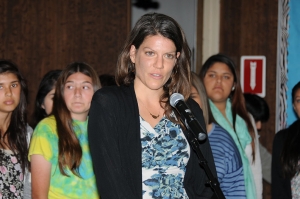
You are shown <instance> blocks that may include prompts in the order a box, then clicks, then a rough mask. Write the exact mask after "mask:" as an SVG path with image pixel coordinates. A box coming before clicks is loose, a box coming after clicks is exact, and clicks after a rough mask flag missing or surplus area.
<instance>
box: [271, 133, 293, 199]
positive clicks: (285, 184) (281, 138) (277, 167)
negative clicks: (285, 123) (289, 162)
mask: <svg viewBox="0 0 300 199" xmlns="http://www.w3.org/2000/svg"><path fill="white" fill-rule="evenodd" d="M287 134H288V129H284V130H281V131H279V132H278V133H276V135H275V137H274V141H273V149H272V175H271V177H272V184H271V186H272V192H271V193H272V199H292V191H291V181H290V179H287V178H284V177H283V175H282V166H281V162H280V154H281V151H282V149H283V144H284V142H285V140H286V137H287Z"/></svg>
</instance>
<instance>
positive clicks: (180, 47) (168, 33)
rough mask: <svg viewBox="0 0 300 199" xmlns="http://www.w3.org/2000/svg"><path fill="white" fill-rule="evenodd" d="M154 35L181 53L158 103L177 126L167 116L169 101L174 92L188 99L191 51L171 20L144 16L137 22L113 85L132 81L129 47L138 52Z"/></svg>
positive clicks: (128, 39)
mask: <svg viewBox="0 0 300 199" xmlns="http://www.w3.org/2000/svg"><path fill="white" fill-rule="evenodd" d="M154 35H162V36H163V37H166V38H168V39H170V40H171V41H172V42H174V45H175V47H176V52H180V56H179V57H178V58H177V60H176V64H175V67H174V69H173V72H172V74H171V77H170V79H169V80H168V81H167V83H166V84H165V85H164V88H163V89H164V93H163V94H162V96H161V97H160V103H161V106H162V107H163V108H164V109H165V115H166V117H167V118H169V119H170V120H171V121H173V122H176V123H180V122H178V121H174V119H173V117H171V116H170V115H171V113H172V107H171V105H170V102H169V98H170V96H171V95H172V94H173V93H181V94H182V95H183V96H184V98H185V99H187V98H188V97H189V96H190V86H191V77H190V67H191V63H190V58H191V50H190V48H189V47H188V44H187V41H186V38H185V35H184V33H183V31H182V29H181V27H180V26H179V24H178V23H177V22H176V21H175V20H174V19H173V18H171V17H169V16H166V15H164V14H158V13H150V14H145V15H143V16H142V17H141V18H140V19H139V20H138V21H137V23H136V24H135V26H134V28H133V29H132V31H131V33H130V35H129V37H128V38H127V40H126V42H125V45H124V47H123V49H122V51H121V53H120V55H119V57H118V62H117V70H116V75H115V77H116V82H117V84H118V85H129V84H131V83H132V82H133V81H134V78H135V65H134V64H133V63H132V62H131V60H130V48H131V46H132V45H134V46H135V48H136V49H138V48H139V47H140V45H141V44H142V43H143V41H144V40H145V38H146V37H149V36H154ZM163 104H164V106H163Z"/></svg>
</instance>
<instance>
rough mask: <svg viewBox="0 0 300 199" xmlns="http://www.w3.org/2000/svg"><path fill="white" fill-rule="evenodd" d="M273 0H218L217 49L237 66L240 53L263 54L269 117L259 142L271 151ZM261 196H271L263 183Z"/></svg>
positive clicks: (274, 43)
mask: <svg viewBox="0 0 300 199" xmlns="http://www.w3.org/2000/svg"><path fill="white" fill-rule="evenodd" d="M277 15H278V1H277V0H243V1H236V0H221V21H220V22H221V27H220V52H222V53H225V54H227V55H229V56H230V57H231V58H232V59H233V60H234V61H235V63H236V64H237V66H238V70H239V66H240V57H241V56H242V55H265V56H266V62H267V70H266V73H267V78H266V97H265V100H266V101H267V103H268V105H269V107H270V119H269V121H268V122H267V123H264V124H263V128H262V131H261V132H260V135H261V136H260V142H261V143H262V144H263V145H264V146H265V147H266V148H267V149H268V151H269V152H271V151H272V143H273V138H274V134H275V122H276V121H275V110H276V108H275V106H276V104H275V103H276V100H275V98H276V55H277V18H278V16H277ZM264 198H271V196H270V185H268V184H267V183H264Z"/></svg>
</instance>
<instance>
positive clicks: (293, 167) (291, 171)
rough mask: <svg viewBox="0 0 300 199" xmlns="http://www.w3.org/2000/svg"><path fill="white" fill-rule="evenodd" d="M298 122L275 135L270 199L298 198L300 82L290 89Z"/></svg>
mask: <svg viewBox="0 0 300 199" xmlns="http://www.w3.org/2000/svg"><path fill="white" fill-rule="evenodd" d="M292 102H293V108H294V111H295V113H296V114H297V117H298V120H296V121H295V122H294V123H293V124H292V125H290V126H289V127H288V128H286V129H283V130H280V131H279V132H278V133H276V135H275V137H274V141H273V150H272V198H273V199H292V198H300V190H299V187H300V175H299V172H300V150H299V149H300V148H299V143H300V119H299V118H300V82H298V83H297V84H296V85H295V86H294V87H293V89H292Z"/></svg>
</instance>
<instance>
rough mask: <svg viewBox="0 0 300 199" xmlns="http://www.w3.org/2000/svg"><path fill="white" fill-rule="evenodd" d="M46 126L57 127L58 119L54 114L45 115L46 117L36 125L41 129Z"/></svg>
mask: <svg viewBox="0 0 300 199" xmlns="http://www.w3.org/2000/svg"><path fill="white" fill-rule="evenodd" d="M44 127H50V128H56V120H55V117H54V115H50V116H48V117H45V118H44V119H42V120H41V121H40V122H39V123H38V124H37V126H36V128H35V130H36V129H41V128H44Z"/></svg>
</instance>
